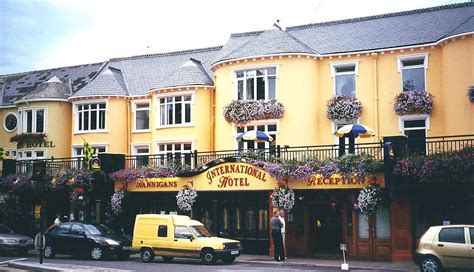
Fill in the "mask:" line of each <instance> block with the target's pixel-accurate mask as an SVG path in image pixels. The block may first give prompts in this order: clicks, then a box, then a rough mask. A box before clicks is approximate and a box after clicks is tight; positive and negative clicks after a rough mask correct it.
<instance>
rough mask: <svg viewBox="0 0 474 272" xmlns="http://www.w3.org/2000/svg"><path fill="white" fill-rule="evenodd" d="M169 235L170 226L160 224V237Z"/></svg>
mask: <svg viewBox="0 0 474 272" xmlns="http://www.w3.org/2000/svg"><path fill="white" fill-rule="evenodd" d="M167 236H168V226H166V225H160V226H159V227H158V237H167Z"/></svg>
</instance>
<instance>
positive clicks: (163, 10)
mask: <svg viewBox="0 0 474 272" xmlns="http://www.w3.org/2000/svg"><path fill="white" fill-rule="evenodd" d="M461 2H465V0H357V1H354V0H240V1H226V0H220V1H218V0H168V1H159V0H130V1H129V0H123V1H122V0H0V75H1V74H10V73H17V72H26V71H32V70H42V69H49V68H55V67H62V66H71V65H79V64H85V63H95V62H103V61H106V60H107V59H110V58H115V57H126V56H134V55H143V54H152V53H162V52H173V51H179V50H187V49H196V48H204V47H211V46H219V45H224V44H225V42H226V40H227V39H228V38H229V36H230V34H232V33H240V32H248V31H255V30H264V29H269V28H272V25H273V23H274V22H275V20H277V19H278V20H280V22H281V24H282V25H284V26H294V25H302V24H310V23H317V22H325V21H333V20H340V19H347V18H355V17H363V16H369V15H375V14H384V13H390V12H397V11H404V10H412V9H418V8H425V7H432V6H439V5H445V4H452V3H461Z"/></svg>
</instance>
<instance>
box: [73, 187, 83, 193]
mask: <svg viewBox="0 0 474 272" xmlns="http://www.w3.org/2000/svg"><path fill="white" fill-rule="evenodd" d="M74 192H76V193H84V188H82V187H77V188H74Z"/></svg>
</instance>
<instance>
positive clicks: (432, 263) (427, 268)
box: [420, 256, 441, 272]
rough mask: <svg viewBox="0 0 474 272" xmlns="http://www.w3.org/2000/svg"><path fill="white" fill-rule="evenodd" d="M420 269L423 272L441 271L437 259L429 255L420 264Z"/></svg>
mask: <svg viewBox="0 0 474 272" xmlns="http://www.w3.org/2000/svg"><path fill="white" fill-rule="evenodd" d="M420 270H421V271H423V272H437V271H441V264H440V263H439V261H438V260H437V259H436V258H434V257H431V256H428V257H425V258H424V259H423V261H422V262H421V264H420Z"/></svg>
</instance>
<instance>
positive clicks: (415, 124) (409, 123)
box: [403, 120, 425, 128]
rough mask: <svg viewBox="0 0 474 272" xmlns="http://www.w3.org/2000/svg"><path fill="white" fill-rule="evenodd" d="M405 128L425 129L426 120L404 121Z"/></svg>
mask: <svg viewBox="0 0 474 272" xmlns="http://www.w3.org/2000/svg"><path fill="white" fill-rule="evenodd" d="M403 127H404V128H416V127H418V128H424V127H425V120H411V121H404V123H403Z"/></svg>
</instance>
